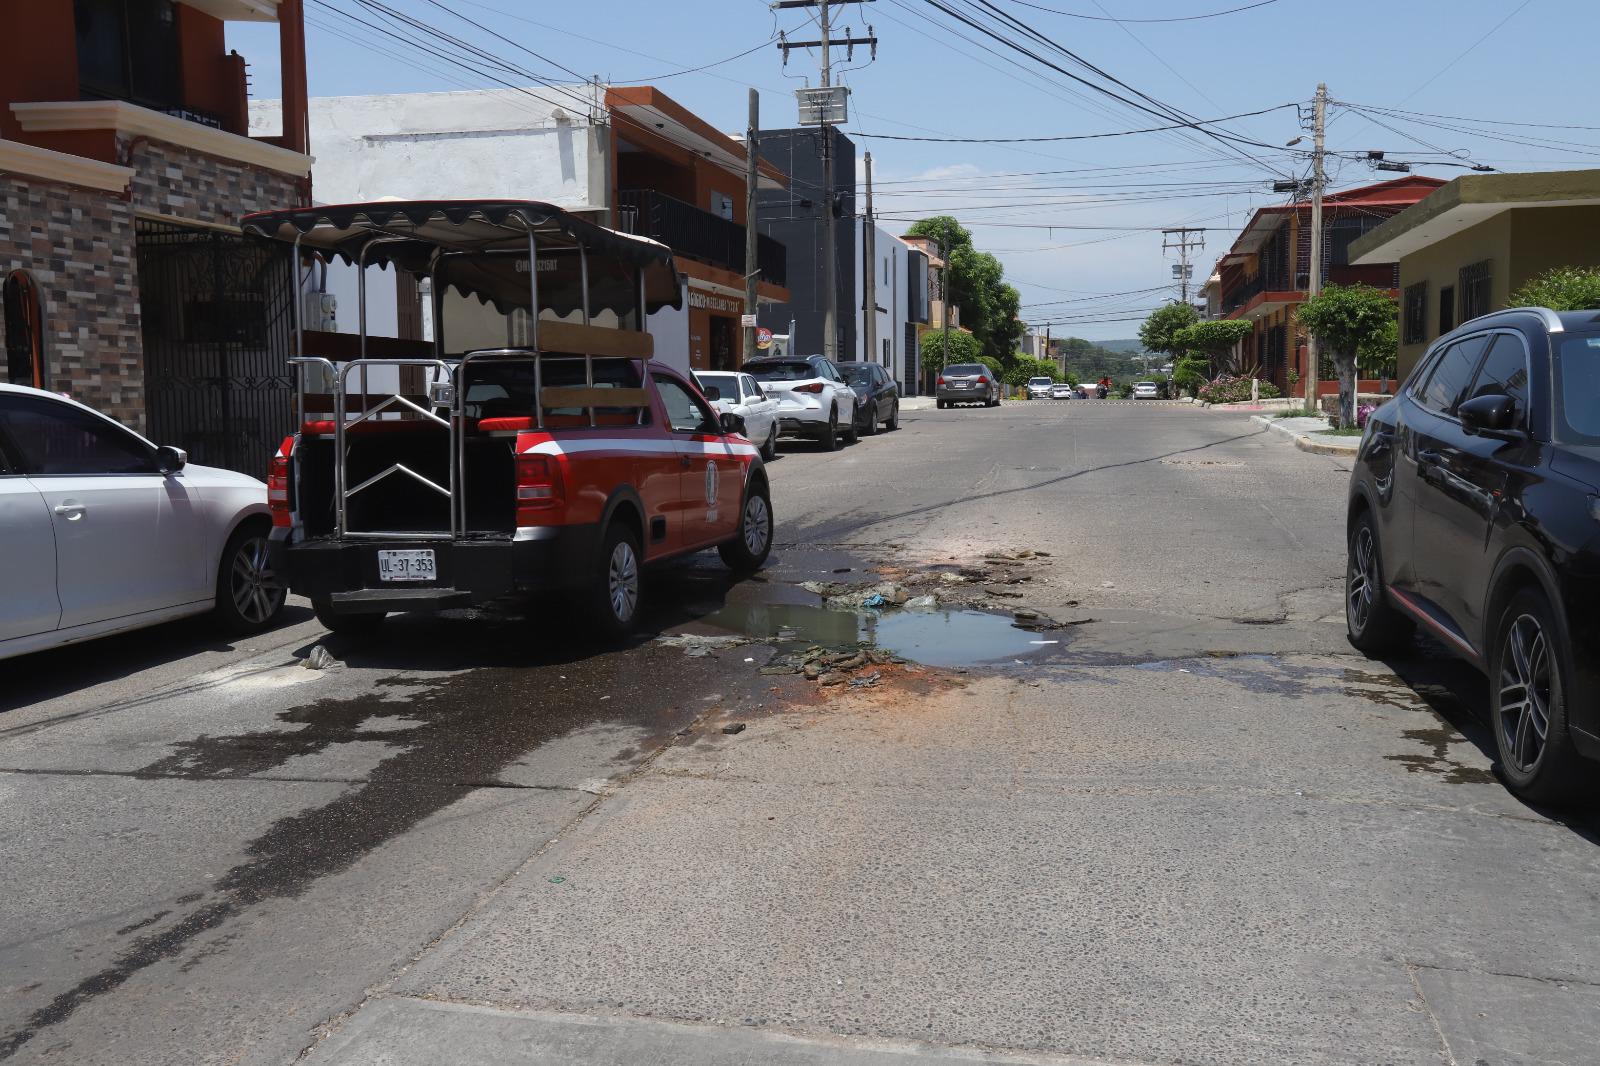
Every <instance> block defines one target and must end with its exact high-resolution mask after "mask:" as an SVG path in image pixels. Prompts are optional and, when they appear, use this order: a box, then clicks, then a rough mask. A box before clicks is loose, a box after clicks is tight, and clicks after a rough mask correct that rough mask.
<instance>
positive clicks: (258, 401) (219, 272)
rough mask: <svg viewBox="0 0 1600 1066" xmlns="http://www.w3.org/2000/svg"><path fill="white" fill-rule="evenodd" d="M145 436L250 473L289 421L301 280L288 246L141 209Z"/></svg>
mask: <svg viewBox="0 0 1600 1066" xmlns="http://www.w3.org/2000/svg"><path fill="white" fill-rule="evenodd" d="M135 232H136V237H137V243H136V249H137V257H138V264H139V314H140V319H141V323H142V327H141V328H142V332H143V336H144V376H145V430H146V433H145V435H146V436H148V437H149V438H150V439H152V440H154V441H155V442H156V443H157V444H171V445H174V446H176V447H179V448H182V449H184V450H185V451H187V452H188V453H189V458H190V459H191V460H193V461H194V462H197V463H203V464H205V465H207V466H221V467H227V468H229V469H232V470H238V471H241V472H243V473H246V474H250V475H252V476H254V477H263V476H265V471H266V469H267V463H268V461H269V460H270V459H271V458H272V456H273V454H274V453H275V452H276V451H277V449H278V445H279V443H280V442H281V441H282V440H283V438H284V436H285V435H286V434H287V433H289V432H290V430H291V428H292V423H293V417H294V381H293V379H292V378H291V377H290V374H289V365H288V360H289V357H290V355H291V354H292V352H291V350H290V349H291V339H292V335H293V328H294V320H293V314H294V312H293V306H292V304H291V303H290V300H291V298H292V294H293V291H294V288H293V287H294V282H293V279H292V276H291V272H290V270H289V260H288V258H287V257H286V256H285V255H284V254H283V251H282V249H279V248H276V247H273V246H270V245H266V244H263V243H257V242H254V241H250V240H246V239H245V238H244V237H242V236H240V235H238V234H233V233H227V232H225V231H221V230H208V229H196V228H190V227H186V226H178V225H173V224H171V223H167V222H157V221H152V220H148V219H139V220H137V224H136V231H135Z"/></svg>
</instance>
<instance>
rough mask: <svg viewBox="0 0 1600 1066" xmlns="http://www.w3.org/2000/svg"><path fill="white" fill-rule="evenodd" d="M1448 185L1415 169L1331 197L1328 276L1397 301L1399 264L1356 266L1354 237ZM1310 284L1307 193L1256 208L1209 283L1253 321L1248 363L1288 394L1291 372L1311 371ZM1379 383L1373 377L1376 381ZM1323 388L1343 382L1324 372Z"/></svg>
mask: <svg viewBox="0 0 1600 1066" xmlns="http://www.w3.org/2000/svg"><path fill="white" fill-rule="evenodd" d="M1443 184H1444V182H1442V181H1440V180H1439V179H1438V178H1427V177H1421V176H1414V175H1408V176H1406V177H1403V178H1397V179H1395V180H1393V181H1385V182H1380V183H1378V184H1376V185H1364V186H1362V187H1360V188H1356V189H1346V190H1344V191H1343V192H1336V193H1330V194H1328V195H1327V196H1324V197H1323V201H1322V203H1323V240H1322V257H1323V261H1322V266H1323V270H1322V276H1323V279H1324V280H1325V281H1329V282H1333V283H1335V284H1339V285H1353V284H1356V283H1364V284H1367V285H1372V286H1374V287H1376V288H1379V289H1384V290H1386V291H1388V292H1389V293H1390V295H1391V296H1393V297H1394V298H1395V299H1396V300H1398V299H1399V291H1398V288H1397V286H1398V272H1397V271H1398V268H1397V267H1396V266H1395V264H1393V263H1378V264H1370V265H1366V266H1353V265H1351V263H1350V244H1351V242H1352V241H1354V240H1355V239H1356V238H1357V237H1360V236H1361V235H1362V234H1363V233H1366V232H1368V231H1369V230H1372V229H1376V228H1377V227H1378V226H1379V225H1381V224H1382V223H1383V222H1384V221H1385V220H1387V219H1389V218H1391V217H1393V216H1394V215H1396V214H1398V213H1399V212H1401V211H1403V210H1404V209H1405V208H1407V207H1410V206H1411V205H1412V204H1414V203H1416V202H1417V201H1418V200H1421V199H1422V198H1423V197H1424V196H1427V195H1428V194H1429V193H1430V192H1432V191H1433V190H1434V189H1437V188H1438V187H1439V186H1441V185H1443ZM1310 284H1311V204H1310V202H1309V201H1304V200H1302V201H1298V202H1296V203H1291V204H1279V205H1274V206H1272V207H1263V208H1261V209H1260V210H1259V211H1257V212H1256V213H1255V215H1254V216H1252V217H1251V219H1250V222H1249V224H1248V225H1246V226H1245V228H1244V230H1243V232H1241V233H1240V234H1239V236H1238V237H1237V238H1236V239H1235V240H1234V242H1233V247H1232V248H1230V249H1229V250H1228V252H1227V254H1225V255H1224V256H1223V257H1222V258H1221V259H1220V260H1219V261H1218V262H1217V271H1216V275H1215V282H1214V284H1213V285H1211V286H1208V290H1209V289H1214V290H1215V292H1216V297H1215V298H1216V300H1217V302H1218V307H1217V309H1216V313H1218V314H1219V315H1220V317H1222V318H1238V319H1244V320H1245V321H1248V322H1250V323H1251V324H1252V326H1253V327H1254V328H1253V331H1252V333H1251V335H1250V336H1249V337H1248V338H1246V340H1245V342H1244V347H1243V351H1242V352H1241V356H1242V369H1249V368H1251V367H1252V366H1259V367H1260V373H1261V376H1262V377H1263V378H1264V379H1266V380H1269V381H1271V382H1273V383H1274V384H1275V385H1277V386H1278V388H1280V389H1282V390H1284V391H1285V392H1286V393H1287V392H1288V391H1289V388H1290V381H1289V378H1290V373H1291V371H1292V372H1293V374H1294V375H1295V379H1296V380H1303V379H1304V376H1305V374H1306V337H1305V334H1304V331H1303V330H1301V329H1299V328H1298V325H1297V322H1296V320H1295V313H1294V312H1295V308H1297V307H1299V306H1300V305H1301V304H1302V303H1304V302H1305V300H1306V294H1307V289H1308V288H1309V287H1310ZM1377 384H1378V383H1377V382H1372V383H1370V385H1371V388H1373V389H1376V387H1377ZM1362 387H1363V388H1366V387H1368V386H1367V384H1366V383H1363V386H1362ZM1319 388H1320V389H1321V391H1323V392H1337V391H1338V383H1337V382H1335V381H1331V380H1328V379H1327V375H1325V376H1324V380H1323V381H1322V382H1321V383H1320V385H1319Z"/></svg>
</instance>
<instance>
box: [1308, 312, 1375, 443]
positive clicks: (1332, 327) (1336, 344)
mask: <svg viewBox="0 0 1600 1066" xmlns="http://www.w3.org/2000/svg"><path fill="white" fill-rule="evenodd" d="M1299 319H1300V324H1301V325H1302V326H1304V327H1305V328H1306V329H1307V330H1308V331H1309V332H1310V333H1312V334H1313V335H1314V336H1315V337H1316V338H1317V341H1318V342H1319V343H1320V344H1321V345H1322V346H1323V347H1324V348H1326V349H1327V351H1328V352H1329V354H1330V355H1331V356H1332V358H1333V368H1334V372H1335V373H1336V374H1337V375H1338V377H1339V425H1341V426H1353V425H1355V424H1356V359H1357V357H1358V356H1359V355H1360V354H1361V353H1362V352H1371V351H1374V350H1377V349H1378V348H1379V347H1380V346H1381V345H1382V344H1383V343H1384V338H1385V337H1387V336H1388V335H1389V332H1390V331H1391V330H1393V329H1394V321H1395V304H1394V301H1393V300H1392V299H1390V298H1389V294H1388V293H1386V292H1384V291H1383V290H1382V289H1375V288H1373V287H1372V286H1371V285H1329V286H1327V287H1326V288H1324V289H1323V290H1322V291H1321V292H1320V293H1318V294H1317V295H1316V296H1313V297H1312V298H1311V299H1309V300H1307V301H1306V302H1305V303H1303V304H1301V305H1300V310H1299Z"/></svg>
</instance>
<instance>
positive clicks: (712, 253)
mask: <svg viewBox="0 0 1600 1066" xmlns="http://www.w3.org/2000/svg"><path fill="white" fill-rule="evenodd" d="M617 228H618V229H620V230H622V231H623V232H624V233H636V234H638V235H639V236H641V237H649V238H650V239H652V240H657V241H660V242H661V243H662V244H665V245H666V246H667V247H669V248H671V249H672V253H673V254H674V255H681V256H684V257H686V258H688V259H697V260H699V261H700V262H703V263H708V264H710V265H711V266H714V267H720V268H722V269H723V270H731V271H733V272H735V273H737V274H740V275H743V274H744V272H745V269H744V227H743V226H741V225H739V224H738V223H736V222H730V221H728V220H727V219H725V218H722V217H721V216H719V215H713V214H712V213H711V212H710V211H702V210H700V209H699V208H698V207H695V206H694V205H693V204H689V203H685V202H684V201H682V200H679V199H676V198H674V197H671V196H667V195H666V194H664V193H659V192H655V191H654V190H651V189H623V190H621V191H619V192H618V193H617ZM788 267H789V255H788V252H787V250H785V248H784V247H783V244H782V242H780V241H776V240H773V239H772V238H771V237H768V236H767V235H766V234H764V233H759V234H757V235H756V268H757V270H758V272H759V273H758V276H759V277H760V279H761V280H762V281H765V282H769V283H770V284H773V285H777V286H780V287H782V286H786V285H787V284H788V276H789V269H788Z"/></svg>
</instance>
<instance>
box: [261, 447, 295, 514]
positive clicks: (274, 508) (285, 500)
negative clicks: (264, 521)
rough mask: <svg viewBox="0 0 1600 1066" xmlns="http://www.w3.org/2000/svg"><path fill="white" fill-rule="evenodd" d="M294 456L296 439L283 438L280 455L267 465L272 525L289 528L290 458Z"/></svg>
mask: <svg viewBox="0 0 1600 1066" xmlns="http://www.w3.org/2000/svg"><path fill="white" fill-rule="evenodd" d="M293 454H294V438H293V437H285V438H283V444H282V445H280V446H279V448H278V454H277V455H274V456H273V457H272V461H271V462H270V463H268V464H267V509H268V510H270V511H271V512H272V524H273V525H275V526H288V525H290V523H291V519H290V516H289V457H290V456H292V455H293Z"/></svg>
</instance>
